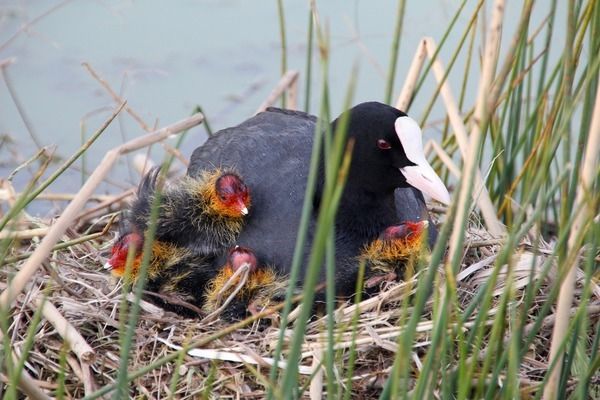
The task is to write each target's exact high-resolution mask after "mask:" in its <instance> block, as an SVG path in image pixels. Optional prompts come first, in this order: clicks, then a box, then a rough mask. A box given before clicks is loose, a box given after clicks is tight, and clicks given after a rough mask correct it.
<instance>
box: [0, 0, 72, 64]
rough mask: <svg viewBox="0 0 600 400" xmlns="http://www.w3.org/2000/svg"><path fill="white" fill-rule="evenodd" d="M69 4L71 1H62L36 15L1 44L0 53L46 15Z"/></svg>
mask: <svg viewBox="0 0 600 400" xmlns="http://www.w3.org/2000/svg"><path fill="white" fill-rule="evenodd" d="M69 2H71V0H64V1H62V2H60V3H58V4H57V5H55V6H54V7H52V8H50V9H48V10H47V11H44V12H43V13H41V14H40V15H38V16H37V17H35V18H34V19H32V20H31V21H29V22H28V23H26V24H23V25H21V27H20V28H19V29H17V31H16V32H15V33H13V34H12V36H11V37H9V38H8V39H7V40H6V41H5V42H4V43H2V44H1V45H0V53H1V52H2V51H3V50H4V49H5V48H6V47H8V45H10V44H11V43H12V42H13V41H14V40H15V39H16V38H17V37H19V35H20V34H21V33H23V32H25V31H26V30H28V29H29V28H31V27H32V26H33V25H34V24H36V23H38V22H39V21H41V20H42V19H43V18H45V17H47V16H48V15H50V14H52V13H53V12H54V11H56V10H58V9H59V8H61V7H62V6H64V5H65V4H67V3H69Z"/></svg>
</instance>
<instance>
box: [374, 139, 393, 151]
mask: <svg viewBox="0 0 600 400" xmlns="http://www.w3.org/2000/svg"><path fill="white" fill-rule="evenodd" d="M377 147H379V148H380V149H381V150H389V149H391V148H392V145H391V144H390V142H388V141H387V140H384V139H378V140H377Z"/></svg>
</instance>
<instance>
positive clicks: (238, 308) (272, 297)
mask: <svg viewBox="0 0 600 400" xmlns="http://www.w3.org/2000/svg"><path fill="white" fill-rule="evenodd" d="M244 266H246V268H248V270H247V272H246V279H245V281H243V282H242V279H243V278H242V277H243V276H244V275H243V274H240V272H242V271H240V270H241V268H242V267H244ZM236 273H237V276H235V277H234V275H236ZM227 284H229V286H226V285H227ZM239 285H241V286H240V288H239V291H237V293H236V292H235V291H236V290H237V289H238V286H239ZM285 288H286V281H285V279H283V278H281V277H280V276H279V275H278V274H277V272H276V271H275V270H274V269H272V268H270V267H268V266H265V265H262V264H259V262H258V259H257V257H256V254H255V253H254V251H252V250H251V249H249V248H247V247H241V246H235V247H234V248H232V249H231V250H230V251H229V255H228V257H227V264H226V265H225V266H224V267H223V268H222V269H221V270H220V271H219V273H218V274H217V276H216V277H215V278H214V279H212V280H211V281H210V282H209V283H208V285H207V288H206V303H205V306H204V309H205V310H206V312H208V313H213V312H215V311H217V310H218V309H219V308H220V307H221V306H222V304H223V302H224V301H225V300H226V299H228V298H229V297H230V296H232V298H231V299H230V301H229V303H228V304H227V305H226V306H225V307H224V309H223V310H222V311H221V314H220V316H221V318H223V319H224V320H226V321H238V320H241V319H243V318H245V317H247V316H248V315H249V314H253V315H254V314H256V313H258V312H259V311H261V310H259V307H260V308H261V309H262V308H265V307H267V306H269V305H270V304H272V303H274V302H279V301H283V300H285Z"/></svg>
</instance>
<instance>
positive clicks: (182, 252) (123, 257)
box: [104, 232, 217, 317]
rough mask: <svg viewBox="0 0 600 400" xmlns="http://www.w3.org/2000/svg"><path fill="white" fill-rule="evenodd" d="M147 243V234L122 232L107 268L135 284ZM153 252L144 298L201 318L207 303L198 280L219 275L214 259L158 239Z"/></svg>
mask: <svg viewBox="0 0 600 400" xmlns="http://www.w3.org/2000/svg"><path fill="white" fill-rule="evenodd" d="M143 246H144V237H143V236H142V235H141V234H140V233H138V232H130V233H126V234H124V235H122V236H121V237H119V239H118V240H117V241H116V242H115V244H114V245H113V247H112V249H111V257H110V259H109V260H108V261H107V262H106V264H105V265H104V267H105V268H106V269H109V270H110V271H111V272H112V274H113V275H115V276H118V277H122V278H123V279H125V280H127V281H128V282H130V283H134V282H135V281H136V280H137V279H138V276H139V269H140V266H141V263H142V253H143V251H142V250H143ZM130 250H131V251H133V252H134V254H133V256H132V257H133V259H132V265H131V267H130V268H131V269H130V271H129V273H127V274H126V261H127V257H128V253H129V251H130ZM151 251H152V254H151V256H150V261H149V264H148V279H147V283H146V288H145V289H146V291H147V293H146V294H145V295H144V299H146V300H148V301H150V302H151V303H153V304H155V305H157V306H159V307H161V308H163V309H165V310H167V311H172V312H175V313H177V314H179V315H182V316H185V317H198V311H199V310H200V309H201V307H202V306H203V305H204V292H203V290H202V288H201V287H198V282H207V281H208V280H210V279H211V278H212V277H214V276H215V275H216V274H217V271H216V270H215V268H214V266H213V264H214V260H213V259H211V258H210V257H206V256H202V255H199V254H197V253H195V252H193V251H191V250H190V249H187V248H184V247H178V246H175V245H174V244H172V243H167V242H162V241H158V240H155V241H154V242H153V243H152V250H151ZM188 305H192V306H193V307H190V306H188Z"/></svg>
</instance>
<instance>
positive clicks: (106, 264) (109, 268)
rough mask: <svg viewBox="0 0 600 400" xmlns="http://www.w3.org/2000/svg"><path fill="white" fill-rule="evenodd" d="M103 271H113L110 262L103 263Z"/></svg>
mask: <svg viewBox="0 0 600 400" xmlns="http://www.w3.org/2000/svg"><path fill="white" fill-rule="evenodd" d="M104 269H108V270H111V269H113V266H112V264H111V263H110V261H107V262H106V263H104Z"/></svg>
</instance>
